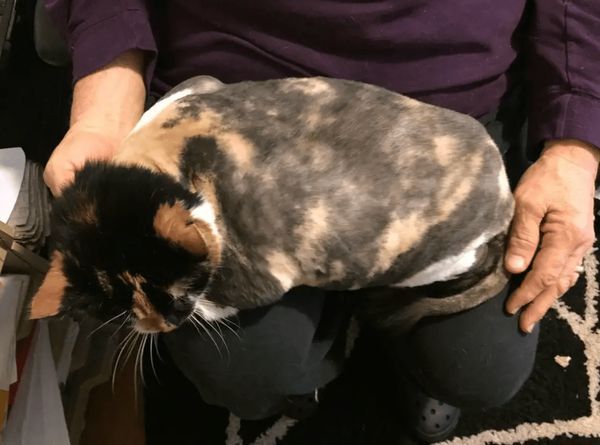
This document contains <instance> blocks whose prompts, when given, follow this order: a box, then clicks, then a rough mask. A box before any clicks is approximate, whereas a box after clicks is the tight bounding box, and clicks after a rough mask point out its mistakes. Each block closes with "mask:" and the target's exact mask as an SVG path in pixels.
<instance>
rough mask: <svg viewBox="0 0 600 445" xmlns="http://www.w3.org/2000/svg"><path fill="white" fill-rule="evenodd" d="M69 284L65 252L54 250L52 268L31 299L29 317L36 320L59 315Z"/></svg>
mask: <svg viewBox="0 0 600 445" xmlns="http://www.w3.org/2000/svg"><path fill="white" fill-rule="evenodd" d="M67 285H68V282H67V277H66V276H65V272H64V257H63V254H62V253H60V252H54V253H53V254H52V260H51V261H50V269H49V270H48V272H47V273H46V276H45V277H44V281H42V284H41V286H40V288H39V289H38V291H37V292H36V294H35V295H34V296H33V299H32V300H31V307H30V312H29V319H30V320H35V319H38V318H46V317H52V316H53V315H57V314H58V313H59V312H60V308H61V306H62V301H63V298H64V297H65V291H66V288H67Z"/></svg>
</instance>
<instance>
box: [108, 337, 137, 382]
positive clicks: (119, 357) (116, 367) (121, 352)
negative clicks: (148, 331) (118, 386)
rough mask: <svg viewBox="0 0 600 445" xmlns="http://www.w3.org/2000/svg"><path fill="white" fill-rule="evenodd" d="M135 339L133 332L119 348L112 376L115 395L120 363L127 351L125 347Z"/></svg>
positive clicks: (122, 341)
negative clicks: (124, 352)
mask: <svg viewBox="0 0 600 445" xmlns="http://www.w3.org/2000/svg"><path fill="white" fill-rule="evenodd" d="M134 337H135V331H134V330H131V331H130V332H129V333H128V334H127V335H126V336H125V338H124V339H123V340H121V342H120V343H119V345H118V346H117V351H118V354H117V359H116V360H115V365H114V368H113V375H112V391H113V393H114V392H115V378H116V376H117V372H118V368H119V361H120V360H121V355H123V351H125V347H126V346H127V344H128V343H129V342H130V341H131V340H132V339H133V338H134Z"/></svg>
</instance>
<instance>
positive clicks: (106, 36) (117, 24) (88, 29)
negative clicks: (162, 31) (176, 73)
mask: <svg viewBox="0 0 600 445" xmlns="http://www.w3.org/2000/svg"><path fill="white" fill-rule="evenodd" d="M44 6H45V7H46V10H47V11H48V13H49V14H50V16H51V17H52V19H53V20H54V22H55V23H56V25H57V26H58V28H59V30H60V32H61V33H62V35H63V36H64V38H65V39H66V41H67V45H68V47H69V51H70V53H71V57H72V64H73V82H76V81H77V80H79V79H81V78H82V77H84V76H86V75H88V74H91V73H92V72H94V71H97V70H98V69H100V68H102V67H103V66H105V65H107V64H108V63H110V62H111V61H112V60H114V59H115V58H116V57H117V56H119V55H120V54H122V53H124V52H125V51H128V50H132V49H139V50H142V51H144V52H146V54H147V56H146V72H145V81H146V86H148V84H149V81H150V79H151V77H152V73H153V71H154V66H155V63H156V53H157V49H156V43H155V40H154V36H153V34H152V28H151V26H150V20H149V13H148V7H147V2H146V0H44Z"/></svg>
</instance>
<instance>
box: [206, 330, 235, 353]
mask: <svg viewBox="0 0 600 445" xmlns="http://www.w3.org/2000/svg"><path fill="white" fill-rule="evenodd" d="M206 324H207V325H208V326H209V327H210V328H212V330H213V331H214V332H215V333H216V334H217V335H218V336H219V338H220V339H221V341H222V342H223V346H225V350H226V351H227V356H230V355H231V353H230V352H229V346H227V342H226V341H225V337H223V332H221V328H220V325H219V324H218V323H215V324H213V323H211V322H207V323H206ZM215 325H216V327H215Z"/></svg>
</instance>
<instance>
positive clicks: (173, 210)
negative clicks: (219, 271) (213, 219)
mask: <svg viewBox="0 0 600 445" xmlns="http://www.w3.org/2000/svg"><path fill="white" fill-rule="evenodd" d="M154 230H155V231H156V233H157V234H158V235H159V236H161V237H162V238H163V239H166V240H167V241H169V242H170V243H172V244H175V245H177V246H180V247H182V248H184V249H185V250H187V251H188V252H190V253H192V254H194V255H196V256H205V255H207V252H208V250H207V246H206V241H205V240H204V236H203V235H202V231H201V230H200V228H199V227H198V224H196V223H195V221H194V219H193V217H192V215H191V213H190V211H189V210H187V209H186V208H185V206H184V205H183V203H181V202H179V201H178V202H176V203H174V204H163V205H161V206H160V207H159V208H158V210H157V212H156V215H155V216H154Z"/></svg>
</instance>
